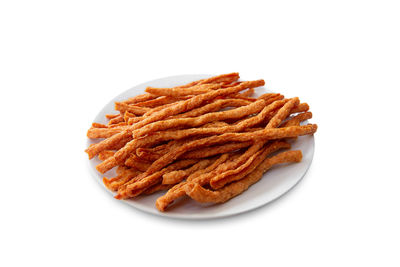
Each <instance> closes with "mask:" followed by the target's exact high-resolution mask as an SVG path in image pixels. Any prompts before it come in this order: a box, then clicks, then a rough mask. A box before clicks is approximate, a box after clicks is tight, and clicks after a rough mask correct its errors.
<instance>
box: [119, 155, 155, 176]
mask: <svg viewBox="0 0 400 267" xmlns="http://www.w3.org/2000/svg"><path fill="white" fill-rule="evenodd" d="M125 165H126V166H128V167H132V168H135V169H138V170H139V171H142V172H145V171H146V170H147V169H148V168H149V167H150V165H151V163H150V162H148V161H144V160H142V159H140V158H138V157H137V156H136V155H135V154H131V155H130V156H129V158H128V159H127V160H126V161H125Z"/></svg>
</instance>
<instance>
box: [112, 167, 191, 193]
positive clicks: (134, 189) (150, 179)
mask: <svg viewBox="0 0 400 267" xmlns="http://www.w3.org/2000/svg"><path fill="white" fill-rule="evenodd" d="M196 162H197V160H195V159H184V160H179V161H177V162H175V163H173V164H171V165H169V166H168V167H166V168H164V169H162V170H160V171H157V172H154V173H153V174H151V175H149V176H146V177H144V178H143V179H138V180H134V181H131V182H128V183H125V184H124V186H123V187H120V188H119V189H118V194H117V195H116V196H115V198H117V199H123V198H127V195H126V193H127V192H129V197H135V196H138V195H140V194H141V193H143V192H144V191H145V190H146V189H148V188H149V187H150V186H153V185H155V184H157V183H159V182H161V180H162V176H163V175H164V174H165V173H168V172H171V171H174V170H179V169H182V168H185V167H187V166H190V165H193V164H194V163H196Z"/></svg>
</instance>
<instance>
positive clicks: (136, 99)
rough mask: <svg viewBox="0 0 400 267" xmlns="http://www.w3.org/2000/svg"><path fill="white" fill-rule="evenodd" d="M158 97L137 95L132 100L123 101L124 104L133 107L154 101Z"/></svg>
mask: <svg viewBox="0 0 400 267" xmlns="http://www.w3.org/2000/svg"><path fill="white" fill-rule="evenodd" d="M157 97H158V96H157V95H152V94H147V93H146V94H141V95H137V96H134V97H131V98H128V99H127V100H125V101H123V103H125V104H128V105H132V104H137V103H140V102H145V101H149V100H152V99H155V98H157Z"/></svg>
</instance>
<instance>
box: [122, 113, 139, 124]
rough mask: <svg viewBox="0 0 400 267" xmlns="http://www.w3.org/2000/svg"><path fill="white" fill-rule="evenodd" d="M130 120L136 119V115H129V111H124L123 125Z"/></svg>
mask: <svg viewBox="0 0 400 267" xmlns="http://www.w3.org/2000/svg"><path fill="white" fill-rule="evenodd" d="M130 118H136V115H135V114H133V113H131V112H129V111H125V113H124V121H125V124H127V123H128V121H129V119H130Z"/></svg>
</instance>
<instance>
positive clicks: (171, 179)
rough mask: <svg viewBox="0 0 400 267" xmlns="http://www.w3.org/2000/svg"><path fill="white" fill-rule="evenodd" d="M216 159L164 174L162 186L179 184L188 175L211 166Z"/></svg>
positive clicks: (205, 160)
mask: <svg viewBox="0 0 400 267" xmlns="http://www.w3.org/2000/svg"><path fill="white" fill-rule="evenodd" d="M215 160H216V159H215V158H214V159H203V160H200V161H199V162H197V163H196V164H194V165H193V166H191V167H190V168H188V169H185V170H177V171H171V172H168V173H165V174H164V175H163V179H162V184H177V183H180V182H181V181H182V180H183V179H185V178H186V177H187V176H189V175H190V174H192V173H194V172H196V171H198V170H202V169H205V168H207V166H209V165H210V164H212V163H213V162H214V161H215Z"/></svg>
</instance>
